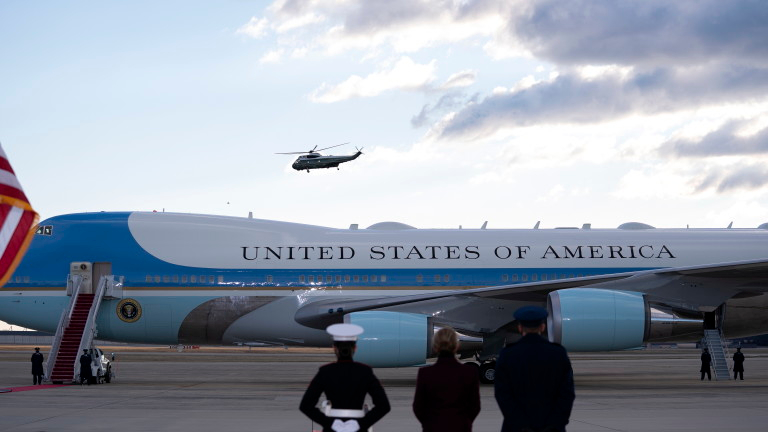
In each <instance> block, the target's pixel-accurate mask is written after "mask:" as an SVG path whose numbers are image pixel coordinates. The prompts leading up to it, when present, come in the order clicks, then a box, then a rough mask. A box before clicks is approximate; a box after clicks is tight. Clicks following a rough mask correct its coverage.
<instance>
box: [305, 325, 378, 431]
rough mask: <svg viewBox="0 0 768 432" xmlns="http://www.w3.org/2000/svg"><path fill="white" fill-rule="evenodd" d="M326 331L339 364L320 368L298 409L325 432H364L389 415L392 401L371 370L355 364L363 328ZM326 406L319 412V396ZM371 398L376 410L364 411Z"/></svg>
mask: <svg viewBox="0 0 768 432" xmlns="http://www.w3.org/2000/svg"><path fill="white" fill-rule="evenodd" d="M326 331H327V332H328V333H329V334H330V335H331V336H332V337H333V350H334V352H335V353H336V358H337V361H336V362H335V363H329V364H327V365H325V366H322V367H320V370H319V371H318V372H317V375H315V377H314V378H313V379H312V382H311V383H310V384H309V387H308V388H307V391H306V392H305V393H304V397H303V398H302V399H301V404H300V405H299V409H300V410H301V412H303V413H304V414H306V415H307V417H309V418H311V419H312V421H314V422H315V423H318V424H320V425H322V426H323V431H324V432H332V431H334V432H356V431H358V430H359V431H362V432H365V431H367V430H368V428H370V427H371V426H372V425H373V424H374V423H376V422H377V421H379V420H380V419H381V418H382V417H384V415H385V414H387V413H388V412H389V409H390V407H389V400H388V399H387V395H386V393H384V388H382V387H381V383H379V380H378V378H376V376H375V375H374V374H373V369H371V367H370V366H368V365H365V364H362V363H358V362H355V361H353V360H352V356H353V354H354V353H355V350H356V347H357V344H356V341H357V336H358V335H360V334H361V333H362V332H363V328H362V327H360V326H358V325H355V324H334V325H332V326H329V327H328V328H327V329H326ZM322 393H325V397H326V399H327V401H326V402H327V403H328V404H329V406H328V405H326V406H324V407H323V408H324V409H323V411H321V410H320V409H318V408H316V405H317V401H318V399H319V398H320V395H321V394H322ZM366 394H369V395H371V400H372V402H373V405H374V406H373V409H371V410H370V411H368V412H364V411H363V402H364V401H365V395H366Z"/></svg>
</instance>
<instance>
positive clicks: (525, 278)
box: [523, 273, 528, 282]
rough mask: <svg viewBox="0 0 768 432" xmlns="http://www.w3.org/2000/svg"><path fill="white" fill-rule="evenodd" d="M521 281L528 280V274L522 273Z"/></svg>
mask: <svg viewBox="0 0 768 432" xmlns="http://www.w3.org/2000/svg"><path fill="white" fill-rule="evenodd" d="M523 282H528V275H527V274H525V273H523Z"/></svg>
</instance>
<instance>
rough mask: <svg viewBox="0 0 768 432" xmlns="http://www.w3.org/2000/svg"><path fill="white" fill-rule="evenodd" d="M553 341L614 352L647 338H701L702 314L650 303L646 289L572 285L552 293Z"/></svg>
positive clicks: (571, 347) (550, 326)
mask: <svg viewBox="0 0 768 432" xmlns="http://www.w3.org/2000/svg"><path fill="white" fill-rule="evenodd" d="M547 309H548V311H549V317H548V318H547V329H548V335H549V340H550V341H552V342H557V343H559V344H561V345H563V346H564V347H565V348H566V349H568V350H569V351H612V350H623V349H631V348H637V347H640V346H642V344H643V342H648V341H663V340H682V339H686V340H696V339H698V338H700V337H701V336H702V335H703V318H702V317H701V315H700V314H699V315H698V316H697V315H696V313H695V312H693V311H691V312H690V313H688V314H682V313H681V311H672V310H669V309H665V308H664V307H663V306H661V305H651V304H649V302H648V301H647V299H646V298H645V296H644V295H643V294H642V293H638V292H631V291H616V290H604V289H595V288H572V289H563V290H558V291H553V292H551V293H549V296H548V298H547Z"/></svg>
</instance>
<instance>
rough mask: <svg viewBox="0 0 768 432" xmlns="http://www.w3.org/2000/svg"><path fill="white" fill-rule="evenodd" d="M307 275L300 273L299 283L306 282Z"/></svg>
mask: <svg viewBox="0 0 768 432" xmlns="http://www.w3.org/2000/svg"><path fill="white" fill-rule="evenodd" d="M304 280H305V277H304V275H299V283H304Z"/></svg>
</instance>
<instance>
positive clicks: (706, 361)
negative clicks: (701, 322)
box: [699, 348, 712, 381]
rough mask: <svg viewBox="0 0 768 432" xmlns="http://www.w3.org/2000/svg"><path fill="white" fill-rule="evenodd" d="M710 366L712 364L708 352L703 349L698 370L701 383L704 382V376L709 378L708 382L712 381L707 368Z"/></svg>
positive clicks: (709, 370) (710, 372)
mask: <svg viewBox="0 0 768 432" xmlns="http://www.w3.org/2000/svg"><path fill="white" fill-rule="evenodd" d="M711 364H712V356H711V355H709V350H707V349H706V348H704V352H703V353H701V369H699V371H700V372H701V380H702V381H704V374H707V378H709V380H710V381H712V370H711V369H710V367H709V366H710V365H711Z"/></svg>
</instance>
